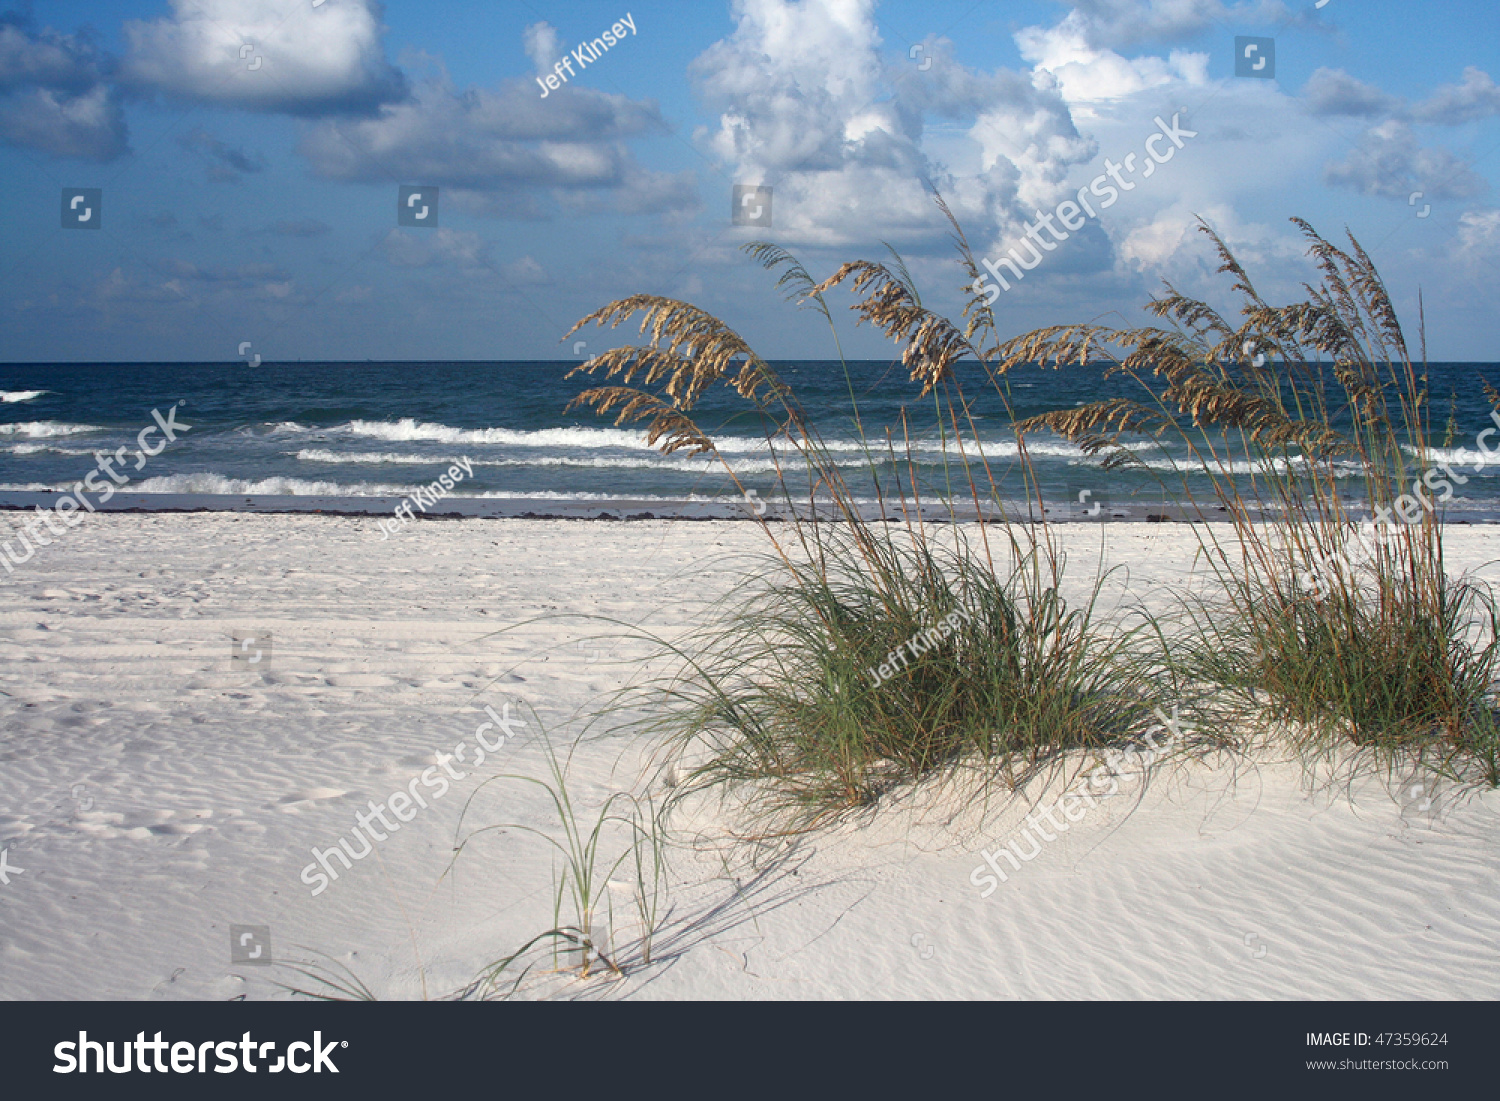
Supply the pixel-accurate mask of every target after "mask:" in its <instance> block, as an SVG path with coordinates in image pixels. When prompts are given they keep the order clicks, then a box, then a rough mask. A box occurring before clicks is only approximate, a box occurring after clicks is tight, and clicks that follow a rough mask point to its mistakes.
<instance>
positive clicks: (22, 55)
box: [0, 14, 129, 161]
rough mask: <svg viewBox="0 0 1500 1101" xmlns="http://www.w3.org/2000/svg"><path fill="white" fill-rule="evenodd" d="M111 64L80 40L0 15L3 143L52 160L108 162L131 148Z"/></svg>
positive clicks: (0, 127) (0, 128)
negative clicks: (112, 81)
mask: <svg viewBox="0 0 1500 1101" xmlns="http://www.w3.org/2000/svg"><path fill="white" fill-rule="evenodd" d="M110 68H111V62H110V60H109V58H108V57H107V56H106V55H105V54H104V53H103V52H102V51H101V50H99V49H98V48H97V47H96V46H94V44H93V43H92V42H90V41H89V40H88V39H87V38H85V37H84V36H82V35H62V34H58V33H57V32H56V31H53V30H50V29H42V30H37V29H36V28H35V27H34V25H33V24H32V23H31V21H30V20H29V19H28V18H25V17H23V16H19V15H9V14H8V15H0V140H3V141H5V142H8V143H9V144H11V145H16V146H20V147H21V148H23V149H35V150H37V151H38V152H42V153H46V154H48V155H49V156H53V157H77V158H79V159H82V160H91V161H111V160H114V159H115V158H116V157H119V156H121V155H123V154H124V153H126V152H127V151H128V150H129V138H128V134H127V131H126V126H125V116H124V113H123V112H122V111H121V110H120V104H119V101H118V98H117V97H116V95H115V92H114V90H113V89H112V88H111V87H110V86H109V85H108V83H107V80H108V76H109V71H110Z"/></svg>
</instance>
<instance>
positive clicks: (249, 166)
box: [177, 130, 266, 183]
mask: <svg viewBox="0 0 1500 1101" xmlns="http://www.w3.org/2000/svg"><path fill="white" fill-rule="evenodd" d="M177 144H178V145H180V146H182V148H184V149H186V150H188V151H189V152H192V153H197V154H199V155H200V156H201V157H202V158H203V159H204V160H205V161H207V162H208V178H209V179H211V180H214V181H216V182H219V183H233V182H234V181H236V180H238V179H239V178H240V177H241V176H243V175H247V174H249V173H251V172H259V171H261V170H262V169H263V168H265V166H266V159H265V157H263V156H261V155H260V154H258V153H256V154H251V153H247V152H245V150H243V149H237V148H235V147H234V146H232V145H229V144H228V143H226V142H223V141H220V140H219V139H218V138H216V137H214V136H213V135H212V134H210V133H208V131H206V130H190V131H188V132H187V133H186V134H181V135H179V136H178V138H177Z"/></svg>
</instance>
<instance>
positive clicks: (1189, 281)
mask: <svg viewBox="0 0 1500 1101" xmlns="http://www.w3.org/2000/svg"><path fill="white" fill-rule="evenodd" d="M605 32H609V34H610V38H611V39H614V41H613V43H612V44H611V43H610V41H609V40H607V39H605V38H604V35H605ZM617 33H618V37H616V34H617ZM1244 38H1252V39H1254V40H1255V41H1254V42H1251V43H1245V42H1243V41H1241V42H1239V43H1238V44H1237V42H1236V40H1237V39H1244ZM596 39H597V40H598V43H599V47H601V48H598V49H597V50H591V49H590V48H589V45H588V44H590V43H593V42H594V41H595V40H596ZM1267 39H1269V40H1270V42H1266V41H1265V40H1267ZM1247 46H1248V47H1253V49H1251V50H1250V52H1249V53H1248V54H1246V56H1243V57H1241V56H1240V55H1241V54H1242V53H1244V52H1245V49H1246V47H1247ZM575 51H579V52H578V53H575ZM1237 61H1238V63H1239V64H1238V66H1237ZM1257 66H1258V68H1257ZM1237 68H1238V70H1240V71H1239V72H1238V73H1237ZM548 75H550V76H551V78H552V79H551V86H548V83H547V82H546V80H545V79H544V78H545V77H547V76H548ZM1497 75H1500V5H1497V4H1496V3H1495V0H1451V2H1434V3H1423V4H1413V3H1410V2H1409V0H1400V2H1397V0H1321V3H1320V2H1319V0H1247V2H1245V3H1229V4H1226V3H1223V2H1221V0H1063V2H1055V0H977V2H976V0H956V2H949V0H885V2H881V3H877V2H876V0H801V2H795V0H735V2H733V3H719V2H705V0H654V2H653V0H619V2H616V0H608V2H595V0H584V2H578V3H554V4H544V3H541V2H540V0H537V2H535V3H531V2H526V0H492V2H478V0H423V2H421V3H417V2H415V0H391V2H390V3H387V4H385V5H383V6H382V5H381V4H378V3H375V2H373V0H165V2H162V0H108V2H104V0H75V2H59V3H42V2H38V3H33V4H28V5H24V6H21V7H18V8H12V9H9V10H6V11H5V12H4V14H3V15H0V361H6V362H38V361H45V362H101V361H103V362H142V361H145V362H149V361H214V362H233V361H237V360H242V361H244V362H247V363H254V362H259V359H264V360H271V361H295V360H299V359H301V360H365V359H375V360H468V359H482V360H521V359H569V358H583V357H586V356H588V355H592V354H596V353H597V352H600V351H603V350H604V349H606V348H608V347H611V346H614V345H617V344H621V343H629V342H631V341H632V340H633V339H636V334H635V332H634V329H633V328H628V329H627V328H622V329H619V330H613V331H597V330H594V329H592V328H590V329H589V330H586V331H584V332H581V333H579V334H577V335H576V336H574V337H571V338H568V339H566V340H564V339H563V337H564V334H565V333H566V332H567V330H568V328H569V327H570V326H571V325H572V324H573V323H574V322H575V321H576V320H578V319H579V318H581V317H583V316H584V315H585V314H587V313H589V312H591V311H593V310H595V309H597V308H599V307H601V306H603V305H605V304H606V303H608V302H610V301H612V300H615V299H619V298H623V297H625V296H628V295H632V294H641V293H647V294H657V295H666V296H669V297H673V298H679V299H683V300H686V301H689V302H692V303H694V304H695V305H698V306H701V307H703V308H704V309H707V310H708V311H710V312H711V313H714V314H715V315H717V316H718V317H720V318H722V319H723V320H724V321H725V322H726V323H727V324H728V325H730V326H731V327H732V328H734V329H735V330H736V331H738V332H739V333H740V334H741V335H743V336H744V337H745V338H746V339H747V340H748V341H749V342H750V344H751V346H752V347H754V348H755V349H756V350H757V351H758V352H759V353H760V354H761V355H762V356H764V357H766V358H770V359H792V358H808V359H823V358H830V357H832V356H833V355H834V354H835V348H834V345H833V342H832V338H831V336H830V334H829V332H828V329H827V325H826V323H825V322H824V321H823V320H822V319H821V318H820V317H817V316H815V315H814V314H813V313H811V312H808V311H798V310H797V309H796V308H795V307H794V306H793V305H791V304H788V303H786V302H785V301H784V300H783V299H782V297H781V295H780V294H779V293H778V292H777V290H776V288H775V286H774V283H775V280H774V277H773V276H772V275H771V274H770V273H768V272H766V271H765V270H763V269H762V268H761V267H760V266H759V265H758V264H757V263H755V262H754V261H753V260H752V259H751V258H750V257H748V256H747V255H745V254H744V252H743V251H742V248H741V246H743V245H744V244H746V243H747V242H750V241H756V240H769V241H773V242H775V243H777V244H779V245H781V246H783V247H785V248H787V249H789V250H791V251H792V252H794V253H795V254H796V255H797V256H798V257H799V258H800V259H801V260H802V261H803V263H804V264H805V265H806V266H807V268H808V269H809V270H810V271H811V272H812V273H813V274H814V276H815V277H818V278H822V277H823V276H825V275H828V274H831V273H832V272H833V271H835V270H836V269H837V267H838V265H839V264H841V263H842V262H844V261H846V260H852V259H859V258H868V259H885V258H887V257H888V256H889V253H888V252H887V247H888V246H889V247H890V248H892V249H895V250H896V251H897V252H899V253H900V254H901V256H902V257H903V259H904V260H905V262H906V264H907V266H908V267H909V269H910V271H911V273H912V275H913V277H914V278H915V279H916V281H917V284H918V286H919V288H920V289H921V291H922V294H923V300H924V302H925V303H926V304H928V305H931V306H934V307H937V308H939V309H941V310H943V311H945V312H948V313H949V314H950V316H955V317H956V316H957V315H958V314H959V312H960V311H961V310H962V307H963V302H964V297H965V293H966V292H965V283H966V282H967V276H966V274H965V272H964V271H963V269H962V268H961V267H960V266H959V265H958V263H957V262H956V259H955V254H954V251H953V246H952V242H951V240H950V236H949V228H948V226H947V224H946V222H945V221H944V220H943V218H942V216H941V214H940V212H939V211H938V210H937V208H936V206H935V204H934V202H933V199H932V193H933V191H934V190H936V191H937V192H938V193H940V194H941V195H942V196H943V198H944V199H945V200H946V202H947V203H948V204H949V206H950V207H951V208H952V210H953V212H954V214H955V215H956V217H957V218H958V220H959V222H960V224H961V226H962V228H963V230H964V233H965V235H966V236H967V238H968V240H969V242H970V244H971V245H972V246H973V248H974V251H975V253H976V254H977V255H978V256H979V257H980V258H989V259H991V260H992V261H994V270H995V271H996V273H997V274H998V275H999V276H1000V277H1002V279H1003V280H1004V282H1005V284H1006V286H1005V287H1004V288H1002V287H1001V286H1000V285H999V283H996V282H991V283H989V284H988V286H989V291H990V292H993V294H994V296H995V302H994V310H995V312H996V316H997V319H998V321H999V323H1000V326H1001V329H1002V332H1004V333H1006V334H1010V333H1017V334H1018V333H1021V332H1024V331H1027V330H1029V329H1032V328H1036V327H1039V326H1043V325H1049V324H1056V323H1063V322H1081V321H1091V320H1100V321H1105V322H1110V321H1113V322H1117V323H1121V324H1131V325H1135V324H1140V323H1144V322H1145V321H1146V320H1147V315H1145V314H1144V313H1143V312H1142V307H1143V306H1144V305H1145V304H1146V303H1147V302H1148V301H1149V300H1150V297H1151V296H1152V295H1153V294H1156V293H1159V292H1160V291H1161V289H1162V285H1163V280H1169V281H1171V283H1172V284H1173V285H1174V286H1176V287H1177V288H1178V289H1179V290H1181V291H1184V292H1186V293H1190V294H1195V295H1200V296H1206V297H1208V298H1209V299H1210V300H1211V301H1212V302H1214V303H1215V304H1217V305H1220V306H1222V307H1226V308H1229V307H1232V306H1233V305H1234V302H1233V299H1232V298H1231V297H1230V295H1229V287H1228V283H1227V280H1226V277H1225V276H1223V275H1220V274H1216V272H1215V268H1216V267H1217V264H1216V261H1215V258H1214V256H1213V254H1212V252H1211V249H1210V245H1209V243H1208V241H1207V240H1206V239H1205V237H1204V236H1203V235H1202V234H1201V233H1199V232H1197V228H1196V227H1197V225H1198V220H1199V219H1202V220H1203V221H1204V222H1206V223H1207V224H1209V225H1211V226H1212V227H1213V228H1214V229H1215V230H1216V231H1217V232H1218V233H1219V234H1220V235H1221V236H1222V237H1223V238H1224V239H1225V240H1226V242H1227V243H1228V244H1229V245H1230V247H1231V248H1232V249H1233V250H1234V251H1235V253H1236V255H1237V256H1238V257H1239V259H1240V261H1241V263H1242V264H1243V265H1244V266H1245V267H1246V268H1247V269H1248V271H1249V273H1250V275H1251V277H1252V279H1253V280H1254V281H1255V283H1256V287H1257V289H1258V290H1259V291H1260V292H1261V294H1262V295H1263V296H1264V297H1265V298H1267V299H1268V300H1271V301H1291V300H1295V299H1297V298H1298V297H1299V296H1300V295H1301V294H1302V293H1304V292H1303V289H1302V283H1303V281H1304V280H1312V279H1313V278H1314V272H1313V269H1312V267H1311V264H1310V261H1309V259H1308V257H1307V245H1306V241H1305V240H1304V238H1303V237H1302V236H1301V234H1300V231H1299V230H1298V229H1297V227H1296V226H1294V225H1293V224H1292V223H1291V222H1290V221H1289V219H1290V218H1292V217H1293V216H1296V217H1300V218H1304V219H1306V220H1307V221H1308V222H1310V223H1312V225H1313V226H1314V227H1316V228H1317V229H1318V230H1319V231H1321V232H1323V233H1324V234H1325V235H1327V236H1330V237H1332V238H1335V239H1337V240H1339V241H1342V240H1343V235H1344V233H1345V232H1346V230H1347V231H1348V232H1351V233H1353V234H1354V236H1355V237H1356V238H1357V239H1358V240H1359V241H1360V243H1361V244H1362V245H1363V246H1364V247H1365V248H1366V249H1367V250H1368V252H1369V253H1370V255H1371V256H1372V258H1373V259H1374V260H1375V262H1376V264H1377V265H1378V266H1379V268H1380V270H1381V272H1382V274H1383V276H1384V278H1385V281H1386V283H1387V285H1388V287H1389V288H1390V290H1391V292H1392V295H1393V297H1394V300H1395V302H1396V304H1397V308H1398V310H1399V311H1400V313H1401V315H1402V319H1403V321H1404V323H1405V324H1406V326H1407V329H1408V332H1409V334H1410V338H1411V340H1412V343H1413V345H1415V343H1416V334H1417V327H1418V326H1417V318H1418V294H1419V293H1420V294H1421V296H1422V301H1423V305H1424V308H1425V330H1426V337H1427V345H1428V352H1429V355H1430V357H1431V358H1432V359H1434V360H1462V361H1497V360H1500V309H1497V305H1500V294H1497V292H1496V287H1497V286H1500V186H1497V185H1500V85H1497V83H1496V79H1495V78H1496V76H1497ZM1127 158H1129V160H1127ZM1111 165H1113V166H1114V173H1116V175H1112V174H1111V172H1110V167H1109V166H1111ZM1115 183H1118V184H1119V186H1118V187H1116V186H1113V185H1114V184H1115ZM1126 183H1128V184H1129V185H1130V186H1129V187H1128V188H1126V187H1125V186H1124V185H1125V184H1126ZM737 185H739V186H746V187H752V188H755V189H769V191H768V192H767V191H765V190H752V191H750V192H749V193H748V195H743V196H742V200H741V203H740V204H739V205H738V206H736V204H735V201H734V200H735V188H736V186H737ZM403 188H405V189H406V190H405V191H403V190H402V189H403ZM434 188H435V189H436V195H435V196H434V195H433V189H434ZM94 189H97V191H95V190H94ZM413 191H415V193H416V194H417V196H418V198H417V199H416V200H414V201H413V202H412V204H411V205H410V206H408V207H405V208H401V205H400V196H402V195H403V194H410V193H411V192H413ZM1080 192H1082V195H1081V196H1080ZM1111 192H1113V195H1114V197H1113V198H1111V197H1110V195H1111ZM767 195H768V196H769V200H770V201H769V203H762V199H763V198H765V197H766V196H767ZM434 198H435V201H434V202H431V203H429V202H428V200H429V199H434ZM1080 198H1081V199H1082V200H1083V201H1082V202H1081V203H1080V201H1079V200H1080ZM1106 203H1107V204H1108V205H1107V206H1106ZM96 205H97V209H95V207H96ZM1085 208H1086V209H1087V213H1085ZM402 209H404V211H405V217H404V218H403V217H402V216H401V211H402ZM424 209H425V210H426V211H427V215H426V217H427V219H428V220H427V221H425V222H424V221H417V220H415V216H416V215H417V214H418V213H421V212H422V211H423V210H424ZM736 212H738V214H739V216H740V218H741V220H744V219H745V218H747V217H750V216H752V215H755V214H756V212H759V213H758V217H757V218H756V222H757V224H748V225H746V224H735V214H736ZM84 213H87V214H88V217H87V219H83V218H82V215H83V214H84ZM1044 217H1045V219H1048V221H1047V222H1046V224H1047V226H1048V228H1047V229H1045V230H1044V229H1043V228H1042V226H1043V221H1044ZM403 220H404V221H406V222H407V223H408V224H406V225H402V224H399V222H400V221H403ZM1059 220H1060V221H1059ZM767 222H768V223H769V224H767ZM65 223H66V224H65ZM1080 223H1081V224H1080ZM1028 226H1030V227H1031V232H1030V233H1029V234H1028ZM1064 227H1066V229H1065V228H1064ZM1012 250H1014V251H1012ZM1010 256H1014V257H1017V258H1019V259H1022V260H1024V261H1025V264H1024V265H1022V267H1021V268H1020V269H1018V268H1017V267H1016V266H1014V265H1012V266H1010V267H1007V266H1002V265H1001V264H1000V263H999V259H1000V258H1002V257H1010ZM1017 270H1020V271H1021V273H1022V275H1024V278H1021V277H1017V276H1016V275H1015V273H1016V271H1017ZM987 293H988V292H987ZM830 301H831V304H832V305H834V306H835V307H837V308H838V309H837V310H836V314H837V316H838V317H839V320H840V329H841V331H840V334H839V335H840V340H841V341H842V346H843V350H844V351H845V352H846V353H848V354H849V355H852V356H856V357H871V358H883V357H885V356H887V355H889V354H891V353H892V349H891V348H890V346H889V345H888V344H887V343H886V342H885V341H884V340H883V338H881V337H880V336H879V334H878V333H874V332H872V331H871V330H870V328H869V326H863V327H856V326H855V321H856V318H855V316H854V315H853V314H852V313H848V314H847V316H846V315H845V312H844V311H843V309H842V307H843V306H846V305H848V304H850V303H851V302H852V301H853V299H852V297H851V296H850V295H849V294H848V293H847V292H846V291H843V290H836V291H834V292H833V293H832V295H831V296H830ZM580 341H586V343H579V342H580ZM257 357H259V358H257Z"/></svg>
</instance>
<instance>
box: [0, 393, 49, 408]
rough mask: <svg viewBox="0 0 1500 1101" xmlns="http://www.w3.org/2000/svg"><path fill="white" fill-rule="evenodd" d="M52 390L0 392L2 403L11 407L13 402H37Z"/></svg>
mask: <svg viewBox="0 0 1500 1101" xmlns="http://www.w3.org/2000/svg"><path fill="white" fill-rule="evenodd" d="M50 393H52V391H51V390H0V402H4V403H5V404H7V405H9V404H11V403H12V402H20V401H35V400H36V399H37V398H39V397H41V396H42V395H43V394H50Z"/></svg>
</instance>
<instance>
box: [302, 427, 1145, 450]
mask: <svg viewBox="0 0 1500 1101" xmlns="http://www.w3.org/2000/svg"><path fill="white" fill-rule="evenodd" d="M332 431H341V432H345V433H348V434H349V435H353V436H359V437H365V438H369V439H377V440H386V441H389V442H392V443H411V442H419V441H431V442H434V443H448V444H476V445H477V444H490V445H499V446H507V447H534V448H573V449H576V450H584V451H593V450H599V449H602V448H621V449H625V450H631V451H641V450H654V449H650V448H647V445H646V434H645V433H644V432H635V431H629V430H627V429H623V428H588V427H582V426H575V427H569V428H541V429H534V430H529V431H525V430H517V429H512V428H454V427H453V426H451V425H446V424H436V423H429V422H425V421H419V420H417V419H416V418H414V417H402V418H401V419H400V420H397V421H361V420H356V421H350V422H349V423H348V424H347V425H343V426H341V427H340V428H337V429H333V430H332ZM714 444H715V446H716V447H717V448H718V450H719V451H720V453H722V454H756V453H759V454H765V453H767V452H768V451H771V450H775V451H777V452H786V453H792V454H795V451H796V449H795V448H793V447H792V445H791V444H790V443H788V442H786V441H784V440H777V441H776V442H775V446H774V448H773V447H771V446H770V445H768V444H767V442H766V440H765V438H764V437H760V436H721V437H718V438H717V439H715V440H714ZM822 444H823V446H824V447H825V448H826V449H827V450H828V451H830V452H849V453H853V454H863V453H864V451H865V450H866V447H867V446H868V448H869V450H870V451H871V452H872V453H874V454H876V455H883V454H885V453H886V451H885V445H884V442H883V441H881V440H879V439H874V438H872V439H871V440H870V442H869V444H868V445H867V444H865V443H863V442H861V441H860V440H856V439H841V438H838V437H830V438H828V439H825V440H823V441H822ZM906 446H907V444H906V443H905V442H904V441H901V440H897V441H896V443H895V449H896V454H897V456H898V457H900V456H902V455H904V453H905V449H906ZM910 446H911V449H912V450H913V451H915V452H920V453H926V454H943V453H944V452H946V453H947V454H949V455H950V456H953V457H954V458H956V457H957V456H958V455H959V448H958V447H957V446H956V445H955V443H954V442H953V441H952V440H951V439H949V440H947V441H944V440H941V439H917V440H912V441H911V443H910ZM1129 446H1130V447H1131V449H1133V450H1134V449H1142V448H1150V447H1155V446H1156V445H1155V444H1152V443H1143V444H1132V445H1129ZM1027 449H1028V451H1029V452H1030V453H1031V454H1033V455H1048V456H1056V457H1064V458H1079V457H1082V456H1083V455H1084V452H1083V450H1082V448H1080V447H1078V446H1077V445H1076V444H1071V443H1067V442H1064V441H1048V440H1033V441H1032V442H1031V443H1030V444H1028V445H1027ZM962 450H963V453H964V454H967V455H968V456H970V457H971V458H977V457H978V454H979V452H980V451H981V450H982V451H983V453H984V454H985V456H986V457H988V458H991V459H1004V458H1013V457H1015V456H1016V454H1017V447H1016V442H1015V440H1013V439H1001V440H993V441H987V442H981V443H980V444H978V445H976V444H975V443H974V441H973V440H965V441H964V446H963V449H962Z"/></svg>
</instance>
